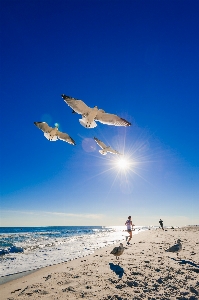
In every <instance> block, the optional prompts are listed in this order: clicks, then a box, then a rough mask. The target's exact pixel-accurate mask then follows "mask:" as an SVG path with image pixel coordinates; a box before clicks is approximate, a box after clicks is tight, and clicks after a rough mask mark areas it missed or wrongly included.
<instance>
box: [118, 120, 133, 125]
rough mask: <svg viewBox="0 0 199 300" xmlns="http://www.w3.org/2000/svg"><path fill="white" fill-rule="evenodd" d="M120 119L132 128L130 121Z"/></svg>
mask: <svg viewBox="0 0 199 300" xmlns="http://www.w3.org/2000/svg"><path fill="white" fill-rule="evenodd" d="M120 119H121V120H122V121H124V122H125V123H126V124H125V125H124V126H131V125H132V124H131V123H130V122H129V121H127V120H125V119H123V118H120Z"/></svg>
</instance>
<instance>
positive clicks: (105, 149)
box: [94, 137, 122, 155]
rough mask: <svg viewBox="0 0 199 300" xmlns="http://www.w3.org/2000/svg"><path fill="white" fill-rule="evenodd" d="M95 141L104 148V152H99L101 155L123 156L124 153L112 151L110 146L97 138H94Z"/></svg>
mask: <svg viewBox="0 0 199 300" xmlns="http://www.w3.org/2000/svg"><path fill="white" fill-rule="evenodd" d="M94 140H95V141H96V143H97V144H98V145H99V146H100V147H101V148H102V150H99V153H101V154H102V155H106V154H107V153H108V152H110V153H113V154H119V155H122V153H120V152H118V151H116V150H114V149H112V148H111V147H110V146H106V145H105V144H104V143H103V142H102V141H100V140H98V139H97V138H96V137H94Z"/></svg>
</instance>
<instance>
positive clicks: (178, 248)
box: [165, 239, 182, 256]
mask: <svg viewBox="0 0 199 300" xmlns="http://www.w3.org/2000/svg"><path fill="white" fill-rule="evenodd" d="M181 250H182V244H181V240H180V239H178V240H177V244H175V245H173V246H171V247H170V248H168V249H167V250H165V251H166V252H173V253H177V256H178V252H180V251H181Z"/></svg>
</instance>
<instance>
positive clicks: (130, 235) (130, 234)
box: [127, 230, 132, 243]
mask: <svg viewBox="0 0 199 300" xmlns="http://www.w3.org/2000/svg"><path fill="white" fill-rule="evenodd" d="M128 233H129V239H128V242H127V243H129V242H130V240H131V239H132V231H130V230H129V231H128Z"/></svg>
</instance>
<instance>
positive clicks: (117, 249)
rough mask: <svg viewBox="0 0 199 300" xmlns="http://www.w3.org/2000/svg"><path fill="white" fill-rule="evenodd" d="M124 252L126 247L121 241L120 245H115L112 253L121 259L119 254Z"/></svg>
mask: <svg viewBox="0 0 199 300" xmlns="http://www.w3.org/2000/svg"><path fill="white" fill-rule="evenodd" d="M123 252H124V247H123V244H122V243H120V245H119V247H115V248H114V249H113V250H112V251H111V253H110V254H113V255H115V256H116V259H117V258H118V259H119V256H120V255H122V253H123Z"/></svg>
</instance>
